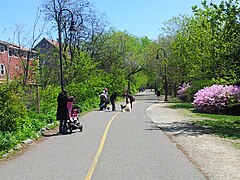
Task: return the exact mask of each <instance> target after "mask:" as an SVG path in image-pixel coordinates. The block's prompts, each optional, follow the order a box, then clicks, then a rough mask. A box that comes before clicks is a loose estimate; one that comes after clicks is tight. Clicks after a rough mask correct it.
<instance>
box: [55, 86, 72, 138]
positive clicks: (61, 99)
mask: <svg viewBox="0 0 240 180" xmlns="http://www.w3.org/2000/svg"><path fill="white" fill-rule="evenodd" d="M68 100H69V99H68V97H67V91H66V90H64V91H63V92H61V93H59V95H58V97H57V102H58V107H57V120H59V121H60V125H59V133H63V134H64V133H66V123H67V119H68V118H69V117H68V108H67V102H68Z"/></svg>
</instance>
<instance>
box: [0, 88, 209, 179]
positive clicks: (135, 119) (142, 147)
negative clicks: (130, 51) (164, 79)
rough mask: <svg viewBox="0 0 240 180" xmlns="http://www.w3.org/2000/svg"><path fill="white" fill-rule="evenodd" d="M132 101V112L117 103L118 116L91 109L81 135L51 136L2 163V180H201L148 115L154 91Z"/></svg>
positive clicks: (154, 97)
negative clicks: (121, 108) (122, 109)
mask: <svg viewBox="0 0 240 180" xmlns="http://www.w3.org/2000/svg"><path fill="white" fill-rule="evenodd" d="M135 97H136V101H135V102H134V104H133V109H132V111H131V112H121V111H120V103H118V104H117V105H116V107H117V110H118V111H116V112H112V111H110V110H107V111H98V110H96V111H92V112H90V113H87V114H85V115H84V116H81V118H80V119H81V122H82V124H83V127H84V130H83V132H77V131H75V132H74V133H72V134H69V135H58V134H51V135H49V136H47V137H45V140H44V141H43V142H41V143H38V144H36V145H34V146H33V147H31V148H30V149H29V150H28V151H27V152H25V153H24V154H23V155H21V156H19V157H18V158H15V159H13V160H11V161H7V162H5V163H2V164H1V165H0V180H15V179H16V180H28V179H29V180H45V179H46V180H49V179H50V180H55V179H56V180H65V179H67V180H71V179H72V180H76V179H80V180H83V179H93V180H98V179H99V180H103V179H104V180H118V179H119V180H122V179H127V180H129V179H131V180H132V179H136V180H141V179H144V180H145V179H146V180H155V179H164V180H167V179H171V180H175V179H176V180H181V179H183V180H198V179H205V178H204V176H203V175H202V174H201V173H200V172H199V171H198V170H197V169H196V168H195V167H194V166H193V165H192V164H191V163H190V162H189V160H188V159H187V158H186V157H185V156H184V155H183V154H182V153H181V152H180V151H179V150H178V149H177V148H176V146H175V145H174V144H173V143H172V142H171V141H170V140H169V139H168V138H167V137H166V136H165V135H164V133H163V132H162V131H161V130H160V129H158V128H156V126H155V125H154V123H153V122H154V121H152V119H151V118H149V117H148V116H147V115H146V109H147V108H148V107H149V106H151V105H152V104H154V103H156V102H157V98H156V96H155V95H154V94H153V92H150V91H146V92H143V93H139V94H137V95H136V96H135ZM156 111H157V109H156ZM159 116H161V114H159Z"/></svg>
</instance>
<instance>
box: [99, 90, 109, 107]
mask: <svg viewBox="0 0 240 180" xmlns="http://www.w3.org/2000/svg"><path fill="white" fill-rule="evenodd" d="M99 97H100V104H99V107H100V110H104V109H109V107H107V104H109V100H108V97H107V96H106V94H104V93H102V94H100V95H99Z"/></svg>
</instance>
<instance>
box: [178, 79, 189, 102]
mask: <svg viewBox="0 0 240 180" xmlns="http://www.w3.org/2000/svg"><path fill="white" fill-rule="evenodd" d="M190 87H191V85H190V83H183V84H181V85H180V86H179V87H178V91H177V97H178V98H179V99H181V100H183V101H187V99H188V96H187V90H188V89H189V88H190Z"/></svg>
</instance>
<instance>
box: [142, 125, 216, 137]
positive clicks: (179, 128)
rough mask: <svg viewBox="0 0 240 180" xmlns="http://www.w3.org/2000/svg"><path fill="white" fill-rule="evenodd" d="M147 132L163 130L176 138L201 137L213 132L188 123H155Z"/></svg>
mask: <svg viewBox="0 0 240 180" xmlns="http://www.w3.org/2000/svg"><path fill="white" fill-rule="evenodd" d="M146 130H151V131H152V130H162V131H163V132H165V133H170V134H172V135H174V136H180V135H183V136H200V135H203V134H209V133H211V130H210V129H209V128H207V127H200V126H196V125H193V124H191V123H188V122H173V123H154V125H151V126H150V128H149V129H146Z"/></svg>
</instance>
